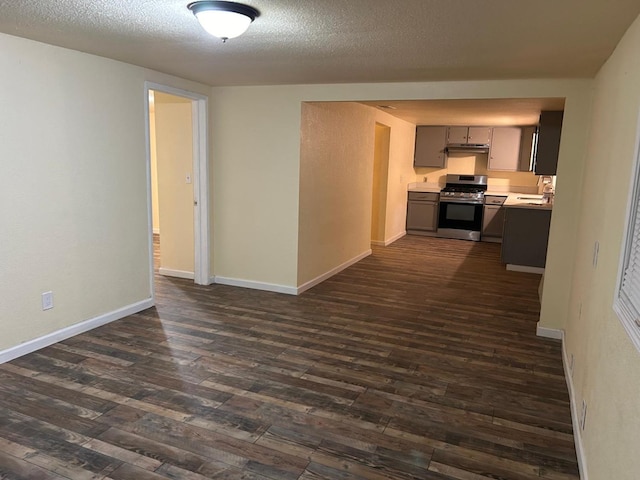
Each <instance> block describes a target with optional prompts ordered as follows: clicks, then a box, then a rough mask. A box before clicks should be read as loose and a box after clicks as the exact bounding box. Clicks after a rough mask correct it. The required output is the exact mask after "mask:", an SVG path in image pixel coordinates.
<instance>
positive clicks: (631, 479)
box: [560, 19, 640, 480]
mask: <svg viewBox="0 0 640 480" xmlns="http://www.w3.org/2000/svg"><path fill="white" fill-rule="evenodd" d="M639 51H640V19H636V21H635V23H634V24H633V25H632V26H631V27H630V29H629V31H628V32H627V34H626V36H625V37H624V38H623V40H622V41H621V42H620V44H619V45H618V47H617V48H616V51H615V52H614V54H613V55H612V56H611V58H610V59H609V60H608V62H607V63H606V64H605V66H604V67H603V68H602V69H601V70H600V72H599V73H598V75H597V77H596V81H595V95H594V104H593V116H592V118H593V120H592V123H591V128H590V129H589V138H588V150H587V154H586V158H585V164H586V173H585V177H584V191H583V193H582V195H581V196H580V198H579V205H580V206H579V208H578V209H576V219H577V220H578V221H579V235H578V239H579V241H578V242H577V243H576V244H575V245H574V246H573V248H574V251H575V253H574V256H575V259H576V268H575V272H574V275H573V278H572V281H573V286H572V292H571V301H570V311H569V320H568V322H567V330H566V349H567V353H568V355H573V356H574V371H573V374H572V377H573V383H574V386H575V391H576V403H577V404H578V405H580V404H581V402H582V400H583V399H585V400H586V401H587V421H586V429H585V431H584V432H583V433H582V438H583V442H584V446H585V453H586V458H587V465H588V473H589V479H590V480H609V479H614V478H615V479H616V480H635V479H637V478H638V476H639V473H638V472H640V456H638V446H639V445H640V353H639V352H638V351H636V350H635V348H634V347H633V346H632V344H631V341H630V340H629V338H628V337H627V335H626V332H625V331H624V329H623V327H622V325H621V324H620V322H619V320H618V318H617V316H616V314H615V313H614V312H613V310H612V304H613V298H614V291H615V286H616V281H617V278H618V266H619V258H620V254H621V244H622V240H623V235H624V225H625V222H626V218H625V217H626V208H627V198H628V195H629V186H630V177H631V176H632V175H633V173H632V172H633V160H634V155H635V153H634V152H635V149H636V146H637V141H638V140H637V132H638V114H639V112H640V56H639V55H638V52H639ZM560 173H562V172H560ZM596 241H598V242H599V243H600V253H599V259H598V264H597V267H596V268H594V267H593V263H592V259H593V248H594V243H595V242H596ZM567 253H568V251H567Z"/></svg>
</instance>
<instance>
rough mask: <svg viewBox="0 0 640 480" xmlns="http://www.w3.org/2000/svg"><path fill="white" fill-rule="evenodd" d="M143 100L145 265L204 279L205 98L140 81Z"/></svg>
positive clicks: (206, 252) (206, 226)
mask: <svg viewBox="0 0 640 480" xmlns="http://www.w3.org/2000/svg"><path fill="white" fill-rule="evenodd" d="M145 102H146V106H147V108H146V120H147V129H146V132H147V173H148V175H147V176H148V180H147V183H148V185H147V187H148V207H149V215H148V217H149V222H148V223H149V247H150V257H151V258H150V263H151V268H152V269H153V268H154V266H155V267H157V270H158V272H159V273H160V274H162V275H167V276H174V277H180V278H188V279H193V280H194V282H195V283H198V284H202V285H206V284H209V283H211V282H210V280H209V270H210V268H209V258H210V255H209V221H208V169H207V158H208V155H207V143H208V142H207V98H206V97H205V96H202V95H199V94H195V93H192V92H187V91H182V90H179V89H174V88H171V87H166V86H163V85H157V84H152V83H146V84H145ZM158 246H159V247H160V248H159V249H158ZM154 253H155V255H154ZM154 257H155V258H154ZM151 276H152V279H153V271H152V272H151ZM152 284H153V282H152ZM153 291H154V290H153V286H152V292H153Z"/></svg>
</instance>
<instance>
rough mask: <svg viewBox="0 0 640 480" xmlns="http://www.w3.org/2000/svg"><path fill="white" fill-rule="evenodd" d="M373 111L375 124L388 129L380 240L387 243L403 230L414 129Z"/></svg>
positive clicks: (377, 111)
mask: <svg viewBox="0 0 640 480" xmlns="http://www.w3.org/2000/svg"><path fill="white" fill-rule="evenodd" d="M374 112H375V119H376V122H378V123H379V124H381V125H386V126H388V127H389V128H390V129H391V132H390V138H389V170H388V172H387V195H386V209H385V213H386V217H385V222H384V227H385V228H384V241H385V242H389V241H391V240H393V239H395V238H397V237H398V236H400V235H402V234H403V233H404V232H405V230H406V228H405V226H406V221H407V185H408V184H409V183H412V182H415V172H414V170H413V151H414V148H415V142H416V126H415V125H414V124H412V123H409V122H405V121H404V120H400V119H398V118H395V117H392V116H391V115H389V114H388V113H385V112H383V111H381V110H378V109H374Z"/></svg>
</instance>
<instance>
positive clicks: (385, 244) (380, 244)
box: [371, 231, 407, 247]
mask: <svg viewBox="0 0 640 480" xmlns="http://www.w3.org/2000/svg"><path fill="white" fill-rule="evenodd" d="M406 234H407V232H406V231H402V232H400V233H397V234H396V235H394V236H393V237H391V238H387V239H386V240H384V241H380V240H371V245H375V246H376V247H388V246H389V245H391V244H392V243H393V242H395V241H396V240H400V239H401V238H402V237H404V236H405V235H406Z"/></svg>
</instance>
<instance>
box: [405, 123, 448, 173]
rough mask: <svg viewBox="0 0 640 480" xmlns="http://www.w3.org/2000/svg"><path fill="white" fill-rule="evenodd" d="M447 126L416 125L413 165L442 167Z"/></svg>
mask: <svg viewBox="0 0 640 480" xmlns="http://www.w3.org/2000/svg"><path fill="white" fill-rule="evenodd" d="M446 141H447V127H431V126H429V127H416V151H415V156H414V160H413V165H414V166H415V167H437V168H444V166H445V154H444V149H445V147H446Z"/></svg>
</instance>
